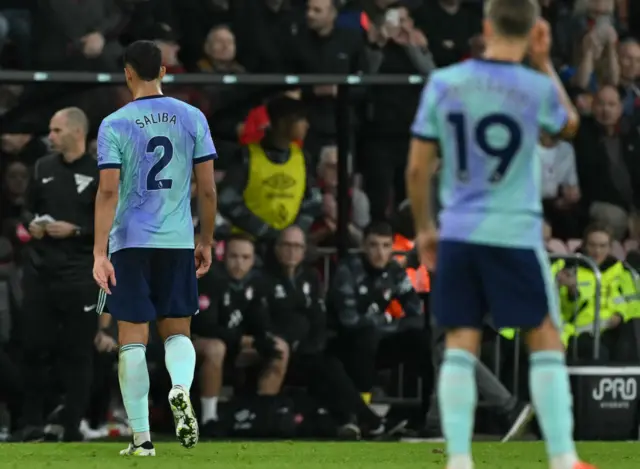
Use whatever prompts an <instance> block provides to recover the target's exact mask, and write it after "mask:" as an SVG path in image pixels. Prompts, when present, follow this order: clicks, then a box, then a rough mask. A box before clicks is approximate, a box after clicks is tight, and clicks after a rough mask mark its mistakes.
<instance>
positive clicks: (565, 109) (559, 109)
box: [538, 60, 580, 140]
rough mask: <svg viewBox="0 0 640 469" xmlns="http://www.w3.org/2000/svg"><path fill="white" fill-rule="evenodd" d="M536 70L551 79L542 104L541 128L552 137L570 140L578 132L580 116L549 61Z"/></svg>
mask: <svg viewBox="0 0 640 469" xmlns="http://www.w3.org/2000/svg"><path fill="white" fill-rule="evenodd" d="M538 69H539V70H540V71H541V72H542V73H544V74H545V75H547V76H548V77H549V78H551V82H552V83H553V86H552V87H551V89H550V90H549V92H548V95H547V97H546V101H545V102H543V103H542V110H541V112H542V115H541V122H540V124H541V127H542V128H543V129H544V130H546V131H547V132H549V133H550V134H552V135H555V136H558V137H560V138H562V139H565V140H570V139H572V138H573V137H574V136H575V135H576V133H577V132H578V128H579V127H580V115H579V114H578V111H577V110H576V108H575V106H574V105H573V103H572V102H571V99H570V98H569V95H568V94H567V91H566V90H565V89H564V86H563V85H562V81H561V80H560V77H558V74H557V73H556V71H555V68H554V67H553V64H552V63H551V61H550V60H549V61H547V62H545V63H544V64H542V65H541V66H539V67H538Z"/></svg>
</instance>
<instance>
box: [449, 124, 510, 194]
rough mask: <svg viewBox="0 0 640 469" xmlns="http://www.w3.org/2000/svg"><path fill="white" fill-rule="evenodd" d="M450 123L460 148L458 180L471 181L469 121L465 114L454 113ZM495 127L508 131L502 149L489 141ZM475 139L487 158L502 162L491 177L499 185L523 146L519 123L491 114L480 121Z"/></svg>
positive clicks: (491, 180)
mask: <svg viewBox="0 0 640 469" xmlns="http://www.w3.org/2000/svg"><path fill="white" fill-rule="evenodd" d="M447 118H448V120H449V123H450V124H451V125H453V127H454V131H455V135H456V144H457V146H458V148H457V151H458V179H460V180H461V181H468V180H469V168H468V164H467V158H468V155H469V153H468V150H469V149H468V147H467V144H468V142H467V121H466V119H465V116H464V114H462V113H458V112H454V113H451V114H449V115H448V116H447ZM494 125H501V126H503V127H504V128H505V129H506V131H507V134H508V135H507V141H506V144H505V145H504V146H502V147H499V148H497V147H495V146H494V145H492V144H491V143H490V142H489V141H488V139H487V132H488V131H489V129H490V128H491V127H493V126H494ZM473 138H474V140H475V143H476V144H477V145H478V147H479V148H480V150H481V151H482V152H483V153H485V154H486V155H487V156H490V157H492V158H497V159H498V160H500V162H499V164H498V167H497V168H496V170H495V171H494V172H493V174H491V176H490V177H489V182H492V183H497V182H500V181H501V180H502V177H503V176H504V174H505V173H506V171H507V169H509V165H510V164H511V161H512V160H513V157H514V156H516V153H517V152H518V150H519V149H520V145H521V144H522V129H520V126H519V125H518V123H517V122H516V121H515V120H513V119H512V118H511V117H509V116H508V115H506V114H500V113H496V114H489V115H487V116H485V117H483V118H482V119H480V120H479V121H478V123H477V125H476V127H475V129H474V132H473Z"/></svg>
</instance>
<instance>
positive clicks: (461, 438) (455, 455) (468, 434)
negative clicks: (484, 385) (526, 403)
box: [438, 349, 477, 468]
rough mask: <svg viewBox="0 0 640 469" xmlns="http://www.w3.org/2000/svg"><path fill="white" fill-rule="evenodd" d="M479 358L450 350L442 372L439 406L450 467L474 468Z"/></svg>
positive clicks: (439, 387)
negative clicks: (472, 444)
mask: <svg viewBox="0 0 640 469" xmlns="http://www.w3.org/2000/svg"><path fill="white" fill-rule="evenodd" d="M475 366H476V357H475V356H474V355H473V354H471V353H469V352H467V351H466V350H461V349H448V350H446V351H445V354H444V361H443V362H442V366H441V368H440V377H439V379H438V402H439V404H440V415H441V421H442V432H443V434H444V437H445V438H446V440H447V454H448V456H449V466H448V467H456V468H458V467H471V438H472V436H473V422H474V413H475V408H476V401H477V389H476V379H475Z"/></svg>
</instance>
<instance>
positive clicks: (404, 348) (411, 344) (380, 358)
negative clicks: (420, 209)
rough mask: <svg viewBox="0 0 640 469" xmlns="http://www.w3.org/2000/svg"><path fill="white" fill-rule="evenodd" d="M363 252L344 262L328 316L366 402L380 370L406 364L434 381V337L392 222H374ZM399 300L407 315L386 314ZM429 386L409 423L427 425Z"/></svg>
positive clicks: (331, 292) (338, 271) (339, 349)
mask: <svg viewBox="0 0 640 469" xmlns="http://www.w3.org/2000/svg"><path fill="white" fill-rule="evenodd" d="M363 244H364V246H363V248H364V252H363V253H362V254H357V255H353V256H350V257H348V258H346V259H344V260H342V261H341V262H340V263H339V264H338V267H337V269H336V273H335V275H334V278H333V281H332V284H331V288H330V290H329V294H328V304H327V306H328V310H329V317H330V319H332V320H333V321H334V326H335V328H336V332H337V333H338V338H337V342H336V346H337V347H336V351H337V354H338V355H339V356H340V358H341V359H342V361H343V363H344V365H345V368H346V369H347V372H348V373H349V375H350V376H351V377H352V378H353V380H354V381H355V383H356V386H358V388H359V389H360V392H362V393H363V395H364V396H365V398H366V399H368V398H369V396H370V392H371V389H372V387H373V385H374V381H375V375H376V369H377V368H378V367H379V366H380V367H388V366H393V365H396V364H398V363H404V364H405V365H408V366H409V367H410V368H413V369H414V370H415V371H416V372H417V374H418V375H419V376H420V377H422V379H423V383H431V382H432V379H433V378H432V375H433V367H432V364H431V351H430V344H431V340H430V336H429V334H428V331H427V329H425V324H424V315H423V312H422V302H421V301H420V298H419V297H418V294H417V293H416V291H415V290H414V288H413V285H412V284H411V280H410V279H409V277H408V276H407V274H406V272H405V270H404V269H403V268H402V267H401V266H400V265H399V264H398V263H397V262H396V261H395V260H394V259H393V258H392V252H393V251H392V246H393V231H392V229H391V226H390V225H389V224H388V223H384V222H373V223H371V224H370V225H369V226H368V227H367V228H365V230H364V241H363ZM393 300H398V302H399V303H400V305H401V306H402V309H403V310H404V313H405V314H404V316H403V317H401V318H399V319H395V318H393V317H392V316H391V315H390V314H388V313H385V310H386V309H387V307H388V306H389V304H390V303H391V301H393ZM429 393H430V386H427V385H426V384H425V385H424V386H422V396H421V398H422V409H421V410H422V412H421V413H420V418H419V419H416V421H414V422H411V423H412V424H414V425H415V426H416V429H417V428H420V427H421V426H422V425H423V424H424V420H425V417H426V414H427V410H428V407H429Z"/></svg>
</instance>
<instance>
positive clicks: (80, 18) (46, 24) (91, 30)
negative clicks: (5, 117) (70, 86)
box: [33, 0, 124, 71]
mask: <svg viewBox="0 0 640 469" xmlns="http://www.w3.org/2000/svg"><path fill="white" fill-rule="evenodd" d="M36 12H37V14H36V16H35V18H34V19H33V20H34V27H33V31H34V36H35V46H36V47H35V50H36V51H37V53H36V57H35V61H36V66H37V67H39V69H40V70H70V69H71V70H94V71H115V70H118V69H121V68H122V67H121V66H120V64H119V59H120V55H121V54H122V46H121V45H120V43H119V42H118V38H117V36H118V34H119V32H120V26H121V22H122V20H123V19H124V18H123V16H122V13H121V11H120V9H119V8H118V7H117V6H116V4H115V1H114V0H88V1H84V2H76V1H74V0H64V1H54V0H44V1H42V2H39V4H38V8H37V9H36Z"/></svg>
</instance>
